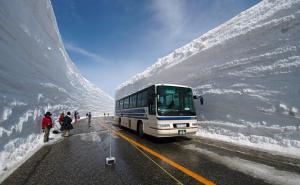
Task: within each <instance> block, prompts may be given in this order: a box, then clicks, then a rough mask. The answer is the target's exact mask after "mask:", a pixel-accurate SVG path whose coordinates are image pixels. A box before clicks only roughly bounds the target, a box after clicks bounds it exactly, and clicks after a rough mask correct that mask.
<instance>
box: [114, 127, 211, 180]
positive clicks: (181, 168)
mask: <svg viewBox="0 0 300 185" xmlns="http://www.w3.org/2000/svg"><path fill="white" fill-rule="evenodd" d="M112 132H113V133H115V134H116V135H118V136H120V137H121V138H123V139H124V140H126V141H128V142H129V143H131V144H133V145H134V146H137V147H139V148H140V149H142V150H144V151H146V152H148V153H150V154H151V155H153V156H155V157H157V158H159V159H160V160H162V161H164V162H166V163H167V164H169V165H171V166H173V167H174V168H176V169H178V170H180V171H182V172H183V173H185V174H187V175H189V176H191V177H193V178H194V179H196V180H197V181H199V182H201V183H203V184H205V185H215V183H214V182H212V181H210V180H209V179H206V178H205V177H203V176H201V175H199V174H197V173H195V172H193V171H191V170H189V169H187V168H185V167H183V166H181V165H180V164H178V163H176V162H174V161H172V160H171V159H169V158H167V157H165V156H163V155H161V154H159V153H157V152H155V151H154V150H152V149H150V148H148V147H146V146H144V145H142V144H140V143H138V142H137V141H134V140H133V139H131V138H129V137H127V136H125V135H124V134H122V133H121V132H119V131H116V130H114V129H112Z"/></svg>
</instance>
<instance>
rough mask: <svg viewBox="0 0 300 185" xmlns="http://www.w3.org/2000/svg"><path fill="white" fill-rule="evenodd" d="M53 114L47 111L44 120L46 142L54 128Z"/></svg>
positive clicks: (43, 127)
mask: <svg viewBox="0 0 300 185" xmlns="http://www.w3.org/2000/svg"><path fill="white" fill-rule="evenodd" d="M51 116H52V114H51V113H50V112H46V114H45V115H44V117H43V120H42V129H43V130H44V143H46V142H48V141H49V134H50V129H51V128H52V126H53V124H52V119H51Z"/></svg>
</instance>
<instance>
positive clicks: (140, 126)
mask: <svg viewBox="0 0 300 185" xmlns="http://www.w3.org/2000/svg"><path fill="white" fill-rule="evenodd" d="M137 133H138V135H139V136H140V137H143V136H144V130H143V122H142V121H138V123H137Z"/></svg>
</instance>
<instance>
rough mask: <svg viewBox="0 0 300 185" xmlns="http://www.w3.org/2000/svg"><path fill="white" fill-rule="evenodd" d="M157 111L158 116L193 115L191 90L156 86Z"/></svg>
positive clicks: (194, 113)
mask: <svg viewBox="0 0 300 185" xmlns="http://www.w3.org/2000/svg"><path fill="white" fill-rule="evenodd" d="M157 113H158V115H159V116H195V115H196V112H195V108H194V104H193V93H192V90H191V89H190V88H184V87H174V86H157Z"/></svg>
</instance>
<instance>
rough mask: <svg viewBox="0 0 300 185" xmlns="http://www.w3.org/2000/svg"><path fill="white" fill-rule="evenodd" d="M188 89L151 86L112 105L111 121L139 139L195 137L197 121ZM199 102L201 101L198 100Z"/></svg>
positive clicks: (191, 95)
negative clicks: (144, 135) (145, 136)
mask: <svg viewBox="0 0 300 185" xmlns="http://www.w3.org/2000/svg"><path fill="white" fill-rule="evenodd" d="M194 98H195V97H194V96H193V93H192V89H191V88H189V87H187V86H182V85H173V84H155V85H151V86H149V87H147V88H145V89H142V90H140V91H138V92H135V93H133V94H131V95H129V96H126V97H123V98H121V99H118V100H117V101H116V105H115V121H116V122H117V123H118V125H119V126H122V127H126V128H129V129H132V130H135V131H137V133H138V134H139V135H140V136H142V135H143V134H148V135H151V136H155V137H174V136H185V135H191V134H195V133H196V132H197V129H198V128H197V127H198V124H197V117H196V111H195V107H194V103H193V99H194ZM200 101H201V100H200Z"/></svg>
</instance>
